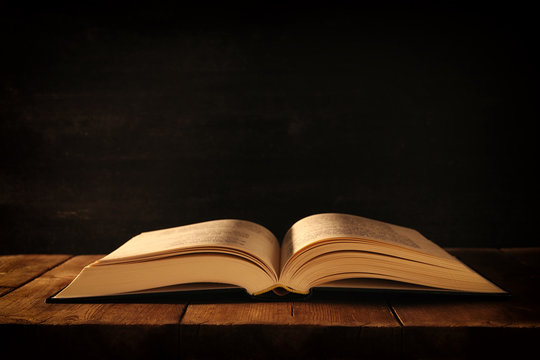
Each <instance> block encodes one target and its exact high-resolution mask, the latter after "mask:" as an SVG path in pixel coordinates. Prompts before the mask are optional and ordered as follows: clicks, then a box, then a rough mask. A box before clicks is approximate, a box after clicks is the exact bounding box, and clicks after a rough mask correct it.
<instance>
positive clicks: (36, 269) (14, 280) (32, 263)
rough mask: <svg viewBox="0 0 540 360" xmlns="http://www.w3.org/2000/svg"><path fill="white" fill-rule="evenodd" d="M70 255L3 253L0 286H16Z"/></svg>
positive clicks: (0, 265) (0, 261)
mask: <svg viewBox="0 0 540 360" xmlns="http://www.w3.org/2000/svg"><path fill="white" fill-rule="evenodd" d="M70 256H71V255H39V254H25V255H4V256H0V286H1V287H11V288H15V287H18V286H20V285H22V284H24V283H25V282H27V281H29V280H32V279H33V278H35V277H36V276H39V275H40V274H42V273H43V272H45V271H47V270H49V269H50V268H52V267H53V266H55V265H57V264H59V263H61V262H62V261H65V260H67V259H69V258H70Z"/></svg>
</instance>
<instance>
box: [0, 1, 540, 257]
mask: <svg viewBox="0 0 540 360" xmlns="http://www.w3.org/2000/svg"><path fill="white" fill-rule="evenodd" d="M115 4H116V5H115V6H114V7H112V6H111V5H109V4H107V3H100V2H97V3H93V4H92V5H81V4H80V3H78V4H77V5H70V4H55V5H51V4H48V5H47V7H45V6H42V7H35V6H30V5H28V6H26V5H25V4H22V5H10V6H6V5H4V6H3V7H2V10H1V11H0V14H1V15H0V23H1V25H0V29H1V38H0V41H1V52H2V56H1V57H2V59H1V67H0V76H1V84H0V86H1V87H0V104H1V105H0V116H1V124H0V150H1V152H0V153H1V158H0V161H1V168H0V196H1V197H0V225H1V232H2V235H1V246H0V251H1V253H5V254H6V253H62V252H65V253H75V254H77V253H107V252H110V251H112V250H113V249H114V248H116V247H117V246H119V245H120V244H122V243H123V242H125V241H126V240H128V239H129V238H130V237H131V236H134V235H136V234H138V233H139V232H141V231H146V230H153V229H158V228H163V227H171V226H178V225H184V224H189V223H194V222H199V221H205V220H210V219H216V218H242V219H247V220H252V221H255V222H258V223H260V224H262V225H265V226H267V227H268V228H269V229H270V230H272V231H273V232H274V233H275V234H276V236H278V237H281V236H282V235H283V234H284V232H285V231H286V230H287V228H288V227H289V226H290V225H292V223H294V222H295V221H296V220H298V219H300V218H301V217H304V216H307V215H310V214H313V213H318V212H345V213H351V214H357V215H362V216H366V217H371V218H375V219H379V220H383V221H387V222H391V223H396V224H400V225H404V226H408V227H412V228H416V229H418V230H419V231H420V232H422V233H423V234H424V235H426V236H427V237H428V238H430V239H432V240H433V241H435V242H437V243H439V244H440V245H443V246H450V247H452V246H463V247H481V246H489V247H508V246H535V245H536V246H537V245H539V241H538V236H537V235H535V234H536V231H535V230H536V229H535V228H534V225H535V223H536V215H535V214H533V212H532V211H531V205H533V196H535V189H536V188H537V184H536V181H535V180H536V177H533V175H532V174H533V171H534V170H535V168H536V167H537V160H536V158H535V157H534V156H533V150H534V149H535V148H536V138H537V134H536V132H535V131H533V130H532V126H533V125H532V124H533V123H534V122H535V121H536V120H538V95H539V94H538V84H539V82H538V80H539V79H538V70H537V63H538V60H539V59H538V50H537V48H538V47H537V45H538V44H537V39H536V34H535V30H536V24H535V20H536V19H535V18H534V16H535V13H534V12H533V11H532V9H530V8H527V7H525V6H524V5H523V4H520V3H519V2H518V3H516V2H512V3H511V4H512V6H511V7H509V4H510V3H509V4H506V5H495V4H493V3H473V4H469V3H459V2H458V3H456V2H452V3H450V2H442V3H441V2H438V3H437V5H432V4H430V3H429V2H426V3H422V2H405V1H401V2H397V1H394V2H383V3H382V4H380V3H379V5H370V6H367V5H364V6H363V7H358V6H357V7H352V6H350V5H344V4H340V3H337V4H336V3H331V4H326V5H325V6H322V5H315V4H314V3H310V2H306V3H294V5H291V4H290V3H287V2H283V3H281V2H267V3H264V2H262V3H258V4H259V5H257V6H254V5H249V3H248V4H238V5H236V4H235V5H231V3H228V4H227V5H219V3H210V2H198V3H197V5H194V4H190V5H186V4H185V3H183V4H182V5H175V2H165V3H163V2H162V3H159V4H158V5H156V3H153V5H152V6H149V5H141V4H135V5H134V4H133V3H130V2H128V3H118V2H117V3H115ZM261 4H264V5H261Z"/></svg>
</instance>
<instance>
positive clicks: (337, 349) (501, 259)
mask: <svg viewBox="0 0 540 360" xmlns="http://www.w3.org/2000/svg"><path fill="white" fill-rule="evenodd" d="M447 250H448V251H449V252H450V253H452V254H453V255H454V256H457V257H458V258H460V259H461V260H462V261H463V262H464V263H465V264H467V265H469V266H470V267H472V268H474V269H475V270H477V271H478V272H479V273H481V274H482V275H484V276H486V277H487V278H489V279H490V280H492V281H493V282H495V283H496V284H498V285H499V286H501V287H503V288H504V289H506V290H508V291H509V292H510V293H511V296H509V297H482V296H443V295H428V294H417V295H411V294H397V293H357V294H354V295H351V294H349V295H348V296H340V297H337V296H336V297H333V296H332V295H327V296H320V297H314V298H311V299H308V300H295V301H282V302H261V301H252V300H249V299H245V300H240V301H238V300H236V301H233V300H231V301H220V302H211V301H190V300H189V299H184V300H182V301H165V302H160V303H144V302H139V303H99V304H49V303H46V302H45V299H46V298H47V297H49V296H51V295H53V294H54V293H56V292H58V291H59V290H60V289H62V288H63V287H64V286H66V285H67V284H68V283H69V282H70V281H71V280H72V279H73V278H74V277H75V276H76V275H77V274H78V273H79V271H80V270H81V269H82V268H83V267H84V266H85V265H86V264H89V263H90V262H92V261H94V260H96V259H98V258H100V257H102V256H103V255H79V256H72V255H61V254H60V255H43V254H41V255H40V254H22V255H7V256H0V329H1V330H0V332H1V333H0V339H1V340H0V341H1V342H2V343H3V346H2V351H3V352H5V351H8V350H9V349H16V350H17V352H18V354H19V356H20V357H28V358H30V357H35V356H39V355H42V354H46V353H52V354H54V353H56V354H67V356H69V357H72V358H73V357H76V358H96V357H98V358H103V357H104V355H106V357H110V358H113V357H114V358H126V359H127V358H129V359H134V358H143V357H148V356H159V357H160V358H212V357H216V356H219V357H220V358H298V357H308V356H309V357H312V358H358V357H361V356H369V358H396V357H400V358H439V357H440V358H467V357H474V356H498V357H499V356H501V355H503V356H510V355H512V354H514V356H515V354H518V353H524V354H525V353H527V351H529V350H530V351H532V350H535V347H536V342H537V341H538V340H539V339H540V305H539V304H540V302H539V300H540V286H539V284H540V281H539V279H540V248H510V249H465V248H460V249H447ZM8 353H9V351H8Z"/></svg>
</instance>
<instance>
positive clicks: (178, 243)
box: [96, 219, 280, 275]
mask: <svg viewBox="0 0 540 360" xmlns="http://www.w3.org/2000/svg"><path fill="white" fill-rule="evenodd" d="M187 251H189V252H191V251H194V252H208V251H217V252H219V251H223V252H230V251H233V252H235V253H236V254H237V255H239V256H244V257H249V256H250V255H251V256H253V257H255V258H256V259H259V260H261V261H262V262H263V263H264V264H265V265H266V266H267V267H269V268H270V269H271V270H272V272H273V273H274V274H276V275H277V272H278V271H279V257H280V246H279V242H278V240H277V239H276V237H275V236H274V235H273V234H272V233H271V232H270V231H269V230H268V229H266V228H265V227H263V226H261V225H258V224H256V223H253V222H250V221H245V220H236V219H223V220H213V221H207V222H202V223H197V224H191V225H184V226H178V227H174V228H168V229H163V230H155V231H149V232H143V233H141V234H139V235H137V236H135V237H133V238H131V239H130V240H129V241H128V242H126V243H125V244H124V245H122V246H120V247H119V248H118V249H116V250H115V251H113V252H112V253H110V254H109V255H107V256H105V257H104V258H102V259H100V260H99V261H98V263H97V264H96V265H107V264H116V263H123V262H133V261H142V260H152V259H157V258H161V257H168V256H174V255H176V254H183V253H186V252H187ZM256 259H255V260H256Z"/></svg>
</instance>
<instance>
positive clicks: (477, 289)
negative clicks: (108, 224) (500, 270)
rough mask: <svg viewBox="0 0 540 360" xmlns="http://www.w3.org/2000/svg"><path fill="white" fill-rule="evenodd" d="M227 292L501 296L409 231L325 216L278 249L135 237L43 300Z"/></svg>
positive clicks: (260, 230)
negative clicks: (379, 291) (380, 291)
mask: <svg viewBox="0 0 540 360" xmlns="http://www.w3.org/2000/svg"><path fill="white" fill-rule="evenodd" d="M228 287H233V288H243V289H245V290H246V291H247V292H248V293H249V294H251V295H255V296H257V295H261V294H265V293H269V292H272V291H273V292H275V293H276V294H287V293H298V294H308V293H310V291H311V290H312V289H314V288H350V289H391V290H418V291H448V292H466V293H505V291H504V290H502V289H500V288H499V287H497V286H496V285H494V284H493V283H491V282H489V281H488V280H486V279H485V278H483V277H482V276H480V275H479V274H477V273H476V272H474V271H473V270H471V269H470V268H469V267H467V266H466V265H464V264H463V263H462V262H460V261H459V260H458V259H456V258H455V257H453V256H451V255H450V254H448V253H447V252H446V251H444V250H443V249H442V248H440V247H439V246H437V245H436V244H434V243H433V242H431V241H429V240H428V239H426V238H425V237H423V236H422V235H421V234H420V233H419V232H417V231H415V230H412V229H409V228H405V227H401V226H396V225H392V224H388V223H384V222H380V221H376V220H371V219H367V218H364V217H360V216H354V215H346V214H337V213H325V214H317V215H312V216H308V217H306V218H303V219H301V220H299V221H298V222H296V223H295V224H294V225H293V226H292V227H291V228H290V229H289V230H288V232H287V233H286V235H285V237H284V238H283V240H282V244H281V247H280V244H279V241H278V240H277V238H276V237H275V236H274V235H273V234H272V233H271V232H270V231H269V230H268V229H266V228H265V227H263V226H261V225H258V224H255V223H253V222H249V221H244V220H231V219H227V220H214V221H208V222H203V223H198V224H193V225H186V226H180V227H175V228H170V229H164V230H156V231H150V232H144V233H142V234H140V235H137V236H135V237H133V238H132V239H131V240H129V241H128V242H126V243H125V244H124V245H122V246H120V247H119V248H118V249H116V250H115V251H113V252H112V253H110V254H109V255H107V256H105V257H104V258H102V259H100V260H98V261H96V262H94V263H92V264H90V265H88V266H86V267H85V268H84V269H83V270H82V271H81V273H80V274H79V275H78V276H77V277H76V278H75V279H74V280H73V281H72V282H71V283H70V284H69V285H68V286H67V287H66V288H64V289H63V290H62V291H60V292H59V293H58V294H56V295H55V296H54V297H52V298H51V300H53V301H54V300H58V299H77V298H88V297H101V296H111V295H124V294H140V293H152V292H165V291H190V290H202V289H219V288H228Z"/></svg>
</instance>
